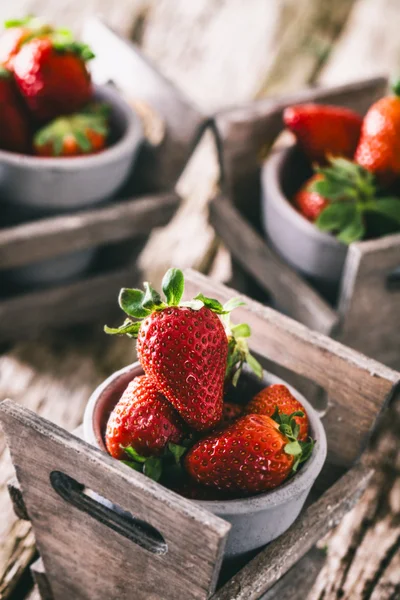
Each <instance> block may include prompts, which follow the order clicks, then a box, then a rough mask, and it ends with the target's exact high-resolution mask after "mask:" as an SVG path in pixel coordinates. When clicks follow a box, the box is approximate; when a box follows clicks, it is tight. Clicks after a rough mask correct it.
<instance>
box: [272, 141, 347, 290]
mask: <svg viewBox="0 0 400 600" xmlns="http://www.w3.org/2000/svg"><path fill="white" fill-rule="evenodd" d="M308 176H311V172H310V167H309V165H307V163H306V162H305V160H304V158H303V157H302V156H301V154H300V152H299V151H298V149H297V148H296V146H292V147H289V148H284V149H283V150H279V151H278V152H276V153H274V154H273V155H272V156H271V157H270V158H269V159H268V160H267V161H266V162H265V164H264V166H263V168H262V172H261V189H262V218H263V225H264V230H265V232H266V234H267V238H268V240H269V242H270V244H271V246H272V247H273V248H274V249H275V250H276V251H277V253H278V254H280V255H281V256H282V258H284V259H285V260H286V261H287V262H288V263H289V264H290V265H291V266H292V267H294V268H295V269H296V270H298V271H300V272H301V273H303V274H304V275H306V276H309V277H311V278H313V279H315V280H317V281H321V282H322V283H324V282H325V283H327V284H328V285H329V284H331V285H337V284H338V283H339V281H340V278H341V275H342V271H343V266H344V262H345V259H346V255H347V246H346V245H345V244H342V243H341V242H338V241H337V240H336V238H334V237H333V236H332V235H329V234H328V233H325V232H323V231H320V230H319V229H317V227H316V226H315V225H313V223H311V222H310V221H307V219H305V218H304V217H303V216H302V215H301V214H300V213H299V212H297V210H296V209H295V208H294V207H293V205H292V204H291V202H290V201H289V198H291V197H292V196H293V195H294V193H295V192H296V191H297V190H298V189H299V187H300V185H301V184H302V183H303V182H304V181H305V180H306V179H307V177H308Z"/></svg>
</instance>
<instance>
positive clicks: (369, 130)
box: [354, 81, 400, 186]
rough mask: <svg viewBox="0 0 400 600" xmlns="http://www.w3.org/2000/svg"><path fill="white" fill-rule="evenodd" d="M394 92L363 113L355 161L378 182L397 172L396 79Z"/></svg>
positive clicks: (399, 92) (399, 90)
mask: <svg viewBox="0 0 400 600" xmlns="http://www.w3.org/2000/svg"><path fill="white" fill-rule="evenodd" d="M393 91H394V95H393V96H387V97H385V98H381V100H378V102H375V104H373V105H372V106H371V108H370V109H369V111H368V112H367V114H366V115H365V117H364V121H363V124H362V129H361V137H360V141H359V143H358V146H357V150H356V153H355V157H354V159H355V161H356V162H357V163H358V164H359V165H361V166H362V167H364V168H365V169H368V171H371V172H372V173H374V174H375V175H376V177H377V179H378V180H379V182H380V183H381V184H382V185H385V186H387V185H390V184H391V183H393V182H394V181H395V180H396V179H397V178H398V177H399V176H400V81H399V82H398V83H397V84H396V85H395V86H394V87H393Z"/></svg>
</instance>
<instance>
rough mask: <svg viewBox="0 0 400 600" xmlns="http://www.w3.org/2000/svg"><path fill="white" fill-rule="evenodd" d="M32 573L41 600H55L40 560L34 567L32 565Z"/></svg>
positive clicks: (39, 559)
mask: <svg viewBox="0 0 400 600" xmlns="http://www.w3.org/2000/svg"><path fill="white" fill-rule="evenodd" d="M31 573H32V575H33V579H34V581H35V583H36V585H37V590H38V592H39V594H40V600H54V597H53V594H52V591H51V588H50V583H49V580H48V578H47V575H46V571H45V570H44V565H43V561H42V559H41V558H38V559H37V560H36V561H35V562H34V563H33V565H31Z"/></svg>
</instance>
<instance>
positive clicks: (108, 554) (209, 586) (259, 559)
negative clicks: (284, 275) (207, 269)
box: [0, 271, 400, 600]
mask: <svg viewBox="0 0 400 600" xmlns="http://www.w3.org/2000/svg"><path fill="white" fill-rule="evenodd" d="M186 281H187V286H186V293H187V295H188V297H189V296H190V297H192V295H193V293H196V292H198V291H199V290H200V289H201V290H202V291H203V292H204V293H205V294H207V295H210V296H211V297H215V298H218V299H219V300H220V301H222V302H224V301H226V300H227V299H228V298H230V297H232V295H236V292H235V291H234V290H231V289H228V288H227V287H225V286H224V285H222V284H218V283H215V282H213V281H212V280H210V279H209V278H207V277H206V276H204V275H200V274H199V273H196V272H194V271H189V272H187V273H186ZM242 298H243V300H244V301H245V302H246V306H245V307H242V308H239V309H238V311H237V315H236V318H237V320H238V321H241V320H243V321H246V322H248V323H249V324H250V326H251V328H252V331H253V335H252V338H251V347H252V349H253V351H254V352H256V353H257V354H258V355H259V356H260V358H262V359H267V360H268V361H269V362H271V361H272V362H273V363H276V364H278V365H280V366H281V367H284V368H286V369H289V370H291V371H293V372H295V373H296V374H297V375H301V376H305V377H307V378H310V379H312V380H313V381H314V382H315V383H316V384H318V385H319V386H322V387H323V388H324V389H326V391H327V392H328V394H329V396H330V398H331V402H330V405H329V407H328V409H327V410H326V411H325V414H324V416H323V422H324V425H325V429H326V432H327V437H328V458H327V462H326V464H325V467H324V469H323V471H322V473H321V475H320V477H319V479H318V480H317V482H316V484H315V486H314V488H313V491H312V493H311V498H310V499H309V503H308V507H307V508H306V509H304V510H303V512H302V513H301V515H300V517H299V518H298V519H297V521H296V522H295V523H294V525H293V526H292V527H291V528H290V529H289V530H288V531H287V532H286V533H285V534H283V535H282V536H281V537H280V538H279V539H277V540H275V541H274V542H272V543H271V544H269V545H268V546H267V547H266V548H265V549H264V550H262V551H261V552H259V553H258V554H257V555H256V556H255V557H254V558H252V559H251V560H250V561H249V562H247V564H245V565H244V566H242V568H240V569H239V570H238V571H237V569H238V565H232V564H230V565H227V564H224V565H223V569H222V579H220V580H219V581H220V585H219V586H217V581H218V576H219V571H220V566H221V560H222V555H223V548H224V540H225V538H226V535H227V533H228V531H229V524H228V523H227V522H225V521H223V520H222V519H220V518H217V517H215V516H214V515H212V514H211V513H208V512H207V511H205V510H204V509H200V508H199V507H198V506H196V504H195V503H193V502H192V501H189V500H186V499H184V498H182V497H180V496H178V495H176V494H174V493H173V492H171V491H169V490H167V489H165V488H164V487H162V486H160V485H159V484H157V483H155V482H153V481H151V480H149V479H147V478H146V477H144V476H143V475H141V474H139V473H137V472H135V471H132V470H131V469H129V468H128V467H126V466H125V465H123V464H121V463H119V462H118V461H115V460H113V459H112V458H111V457H109V456H108V455H106V454H103V453H102V452H101V451H100V450H98V449H96V448H94V447H91V446H89V445H88V444H87V443H85V442H83V441H82V440H81V439H80V438H79V437H78V434H77V435H72V434H69V433H67V432H66V431H64V430H62V429H60V428H59V427H57V426H55V425H53V424H51V423H50V422H48V421H46V420H45V419H43V418H41V417H39V416H37V415H35V414H34V413H32V412H30V411H29V410H27V409H25V408H23V407H20V406H18V405H16V404H14V403H13V402H11V401H9V400H7V401H4V402H3V403H1V404H0V421H1V423H2V425H3V428H4V431H5V435H6V438H7V441H8V444H9V448H10V451H11V456H12V460H13V463H14V465H15V468H16V474H17V477H18V481H19V484H20V486H21V489H22V495H21V493H20V491H19V489H18V486H17V485H12V486H10V489H11V492H12V494H11V496H12V498H13V499H14V505H15V507H16V510H17V511H18V514H19V515H20V516H21V517H24V518H29V519H30V520H31V522H32V525H33V529H34V533H35V536H36V540H37V546H38V549H39V552H40V555H41V558H42V560H43V563H41V562H39V563H36V565H35V566H34V568H33V571H34V575H35V578H36V581H37V583H38V586H39V588H40V591H41V595H42V598H43V599H45V600H50V599H53V600H67V599H68V600H70V599H71V598H74V600H89V599H90V600H92V599H94V598H95V599H96V600H103V599H104V600H112V599H115V600H128V599H131V598H135V600H150V599H151V600H192V599H197V600H205V599H207V598H212V599H213V600H256V599H261V598H263V599H264V600H267V599H268V600H271V599H272V598H274V599H276V600H277V599H278V598H280V599H281V598H289V597H293V595H290V594H293V589H296V597H297V598H303V597H305V595H306V591H307V589H308V587H307V586H308V585H309V581H308V580H307V573H310V572H311V571H312V570H314V572H315V569H316V568H318V567H319V566H320V565H321V560H320V558H318V560H316V559H315V557H314V555H313V554H312V553H311V554H307V553H308V552H309V551H310V549H312V547H313V546H314V544H315V543H316V542H317V541H318V540H319V539H320V538H321V537H322V536H323V535H324V534H325V533H326V532H327V531H328V530H329V529H330V528H331V527H333V526H334V525H335V524H337V523H338V521H339V520H340V519H341V518H342V516H343V515H344V514H345V513H346V512H347V511H348V510H349V509H350V508H351V506H352V505H353V504H354V503H355V502H356V501H357V499H358V498H359V496H360V494H361V493H362V491H363V490H364V489H365V487H366V486H367V484H368V482H369V480H370V477H371V474H372V470H371V468H370V467H369V466H367V461H366V460H365V457H364V456H365V455H362V453H363V451H364V449H365V446H366V444H367V441H368V438H369V435H370V433H371V431H372V430H373V429H374V427H375V426H376V423H377V419H378V415H379V414H380V413H381V411H382V409H383V408H384V407H385V406H386V405H387V404H388V402H389V401H390V400H391V399H392V398H393V397H394V396H395V395H396V394H398V391H399V390H398V386H399V382H400V373H398V372H396V371H393V370H391V369H390V368H388V367H386V366H384V365H382V364H380V363H378V362H376V361H374V360H372V359H368V358H366V357H365V356H363V355H361V354H359V353H358V352H356V351H354V350H350V349H349V348H347V347H345V346H343V345H342V344H340V343H339V342H337V341H334V340H332V339H330V338H328V337H326V336H324V335H323V334H321V333H318V332H313V331H310V330H309V329H308V328H307V327H305V326H304V325H302V324H300V323H298V322H296V321H294V320H292V319H290V318H289V317H286V316H284V315H282V314H280V313H278V312H276V311H274V310H273V309H271V308H266V307H264V306H263V305H261V304H259V303H258V302H256V301H254V300H251V299H249V298H247V297H245V296H242ZM360 456H361V459H360ZM88 490H91V491H92V492H96V493H98V494H100V495H101V496H103V497H105V498H107V499H109V500H110V501H111V502H113V503H116V504H118V505H120V506H121V507H123V508H124V509H125V510H127V511H129V512H130V513H131V514H132V515H134V518H132V519H128V520H127V519H125V518H123V517H121V516H120V515H118V514H117V513H115V512H113V511H112V510H110V509H107V508H105V507H104V506H103V505H100V504H99V503H98V502H97V501H96V499H95V497H94V496H93V494H91V493H90V492H89V491H88ZM85 491H86V493H85ZM306 554H307V556H306V557H305V555H306ZM302 557H305V558H303V560H302V561H300V562H299V563H298V561H299V560H300V559H302ZM304 561H307V572H304V564H305V563H304ZM294 565H296V566H294ZM292 567H293V568H292ZM289 569H290V571H289ZM221 582H222V584H221ZM275 584H276V585H275Z"/></svg>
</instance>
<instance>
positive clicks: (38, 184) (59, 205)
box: [0, 85, 143, 217]
mask: <svg viewBox="0 0 400 600" xmlns="http://www.w3.org/2000/svg"><path fill="white" fill-rule="evenodd" d="M94 97H95V99H97V100H100V101H103V102H107V103H108V104H109V105H110V107H111V116H110V122H111V132H112V133H111V144H110V146H109V147H108V148H106V149H105V150H103V151H102V152H99V153H98V154H92V155H88V156H78V157H70V158H56V157H55V158H45V157H37V156H28V155H24V154H16V153H13V152H6V151H4V150H0V197H1V199H2V200H3V201H5V202H6V203H7V204H10V205H13V206H14V207H15V206H19V207H21V208H22V210H23V211H24V212H25V213H26V214H29V215H30V216H32V217H35V215H36V214H37V215H39V216H44V215H50V214H59V213H62V212H67V211H72V210H76V209H80V208H85V207H89V206H92V205H94V204H98V203H100V202H103V201H104V200H107V199H108V198H110V197H112V196H113V195H114V194H115V192H116V191H117V190H118V189H119V188H120V187H121V186H122V185H123V183H124V182H125V181H126V179H127V177H128V175H129V173H130V171H131V169H132V166H133V163H134V160H135V157H136V155H137V152H138V149H139V147H140V144H141V142H142V141H143V130H142V125H141V122H140V119H139V117H138V116H137V115H136V113H135V112H134V110H133V109H132V108H131V107H130V106H129V104H127V102H126V101H125V100H124V99H123V98H122V97H121V95H120V93H119V92H118V91H117V90H116V89H115V88H113V87H112V86H110V85H104V86H95V93H94Z"/></svg>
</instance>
